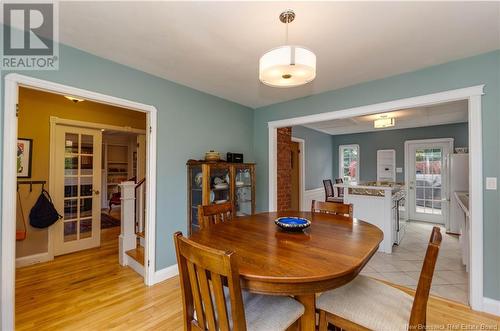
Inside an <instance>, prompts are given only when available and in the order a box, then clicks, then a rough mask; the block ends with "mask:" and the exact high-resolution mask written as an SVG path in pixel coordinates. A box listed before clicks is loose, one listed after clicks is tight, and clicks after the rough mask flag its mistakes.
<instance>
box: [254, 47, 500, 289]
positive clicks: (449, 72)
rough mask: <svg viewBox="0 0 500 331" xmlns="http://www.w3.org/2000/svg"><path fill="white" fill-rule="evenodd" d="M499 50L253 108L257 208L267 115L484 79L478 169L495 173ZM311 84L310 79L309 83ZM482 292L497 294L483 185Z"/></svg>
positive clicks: (493, 215) (264, 176)
mask: <svg viewBox="0 0 500 331" xmlns="http://www.w3.org/2000/svg"><path fill="white" fill-rule="evenodd" d="M499 80H500V51H494V52H490V53H486V54H482V55H478V56H475V57H471V58H467V59H462V60H458V61H453V62H449V63H445V64H442V65H437V66H433V67H429V68H425V69H422V70H418V71H415V72H410V73H405V74H401V75H397V76H393V77H388V78H385V79H380V80H376V81H371V82H366V83H362V84H358V85H354V86H350V87H346V88H343V89H338V90H335V91H329V92H325V93H321V94H317V95H312V96H308V97H304V98H300V99H296V100H292V101H288V102H283V103H279V104H275V105H271V106H268V107H262V108H259V109H256V110H255V116H254V156H255V159H256V161H257V164H258V165H257V173H258V178H257V199H258V203H257V206H258V209H259V210H266V209H267V207H268V189H267V187H268V128H267V123H268V122H269V121H273V120H280V119H285V118H293V117H297V116H303V115H310V114H317V113H323V112H329V111H335V110H341V109H347V108H351V107H356V106H363V105H369V104H373V103H380V102H385V101H390V100H396V99H401V98H407V97H413V96H418V95H425V94H429V93H435V92H441V91H447V90H451V89H456V88H462V87H469V86H473V85H479V84H486V86H485V95H484V96H483V97H482V121H483V157H484V159H483V173H484V176H485V177H486V176H492V177H498V176H499V175H500V162H499V152H500V144H499V130H498V127H499V126H500V118H499V114H500V109H499V94H500V87H499ZM313 84H314V83H313ZM483 199H484V206H483V209H484V295H485V296H487V297H490V298H493V299H500V254H498V253H499V252H500V242H499V238H500V224H499V223H500V220H499V218H500V217H499V216H500V199H499V194H498V191H486V190H485V191H484V195H483Z"/></svg>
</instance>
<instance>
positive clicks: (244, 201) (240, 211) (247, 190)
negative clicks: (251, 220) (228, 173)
mask: <svg viewBox="0 0 500 331" xmlns="http://www.w3.org/2000/svg"><path fill="white" fill-rule="evenodd" d="M253 176H254V174H253V171H252V168H251V167H250V166H238V167H236V169H235V176H234V177H235V178H234V180H235V183H234V187H235V197H234V199H235V201H234V206H235V211H236V216H245V215H251V214H252V213H253V200H254V199H253V194H254V192H253V182H254V178H253Z"/></svg>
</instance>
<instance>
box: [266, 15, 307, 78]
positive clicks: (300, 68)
mask: <svg viewBox="0 0 500 331" xmlns="http://www.w3.org/2000/svg"><path fill="white" fill-rule="evenodd" d="M279 19H280V21H281V22H282V23H284V24H285V25H286V37H285V45H284V46H280V47H276V48H273V49H271V50H269V51H267V52H266V53H265V54H264V55H262V57H261V58H260V61H259V79H260V81H261V82H262V83H264V84H266V85H269V86H272V87H295V86H300V85H304V84H307V83H309V82H311V81H312V80H314V78H315V77H316V55H315V54H314V53H313V52H311V51H310V50H308V49H307V48H304V47H301V46H297V45H289V44H288V24H289V23H291V22H293V20H294V19H295V13H294V12H293V10H291V9H287V10H285V11H284V12H282V13H281V15H280V16H279Z"/></svg>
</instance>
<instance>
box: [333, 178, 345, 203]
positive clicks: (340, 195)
mask: <svg viewBox="0 0 500 331" xmlns="http://www.w3.org/2000/svg"><path fill="white" fill-rule="evenodd" d="M335 184H344V180H343V179H342V178H335ZM337 197H338V198H342V199H344V188H343V187H337Z"/></svg>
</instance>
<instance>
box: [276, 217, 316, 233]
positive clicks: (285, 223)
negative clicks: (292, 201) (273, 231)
mask: <svg viewBox="0 0 500 331" xmlns="http://www.w3.org/2000/svg"><path fill="white" fill-rule="evenodd" d="M274 223H275V224H276V225H277V226H279V227H280V228H282V229H283V230H285V231H291V232H294V231H302V230H304V229H306V228H308V227H309V226H310V225H311V221H309V220H308V219H306V218H302V217H280V218H277V219H276V220H275V221H274Z"/></svg>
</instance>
